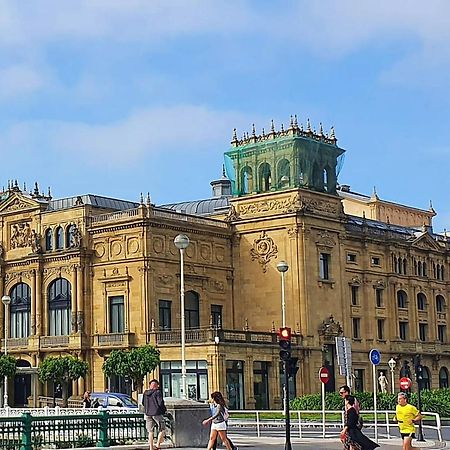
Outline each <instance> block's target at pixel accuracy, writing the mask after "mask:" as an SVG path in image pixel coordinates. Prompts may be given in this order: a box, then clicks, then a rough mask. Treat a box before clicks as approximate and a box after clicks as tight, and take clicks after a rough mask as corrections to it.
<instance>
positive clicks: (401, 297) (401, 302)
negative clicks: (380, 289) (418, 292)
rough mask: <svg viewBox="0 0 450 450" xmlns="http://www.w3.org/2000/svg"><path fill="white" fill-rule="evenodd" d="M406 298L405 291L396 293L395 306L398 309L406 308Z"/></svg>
mask: <svg viewBox="0 0 450 450" xmlns="http://www.w3.org/2000/svg"><path fill="white" fill-rule="evenodd" d="M407 301H408V296H407V295H406V292H405V291H397V306H398V307H399V308H407Z"/></svg>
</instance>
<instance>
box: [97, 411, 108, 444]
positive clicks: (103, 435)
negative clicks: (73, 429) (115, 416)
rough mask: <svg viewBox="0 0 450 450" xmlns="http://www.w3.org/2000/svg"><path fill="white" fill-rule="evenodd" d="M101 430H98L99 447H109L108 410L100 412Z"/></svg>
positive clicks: (99, 422)
mask: <svg viewBox="0 0 450 450" xmlns="http://www.w3.org/2000/svg"><path fill="white" fill-rule="evenodd" d="M98 424H99V427H100V429H99V432H98V442H97V447H109V437H108V412H107V411H100V412H99V421H98Z"/></svg>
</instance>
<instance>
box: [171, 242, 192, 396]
mask: <svg viewBox="0 0 450 450" xmlns="http://www.w3.org/2000/svg"><path fill="white" fill-rule="evenodd" d="M173 242H174V244H175V247H176V248H177V249H179V250H180V300H181V397H182V398H187V386H186V354H185V352H186V324H185V313H184V251H185V250H186V248H187V247H188V246H189V238H188V237H187V236H186V235H185V234H179V235H178V236H176V237H175V239H174V240H173Z"/></svg>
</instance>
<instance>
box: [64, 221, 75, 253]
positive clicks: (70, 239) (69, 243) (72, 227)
mask: <svg viewBox="0 0 450 450" xmlns="http://www.w3.org/2000/svg"><path fill="white" fill-rule="evenodd" d="M75 229H76V227H75V225H74V224H72V225H70V226H69V227H67V231H66V248H70V247H73V233H74V232H75Z"/></svg>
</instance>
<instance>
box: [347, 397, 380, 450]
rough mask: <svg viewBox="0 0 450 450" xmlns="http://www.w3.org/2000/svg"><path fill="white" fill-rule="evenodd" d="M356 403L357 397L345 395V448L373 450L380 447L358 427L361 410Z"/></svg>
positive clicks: (349, 449) (348, 449)
mask: <svg viewBox="0 0 450 450" xmlns="http://www.w3.org/2000/svg"><path fill="white" fill-rule="evenodd" d="M354 405H355V397H353V395H347V396H346V397H345V426H344V429H343V430H342V432H341V440H342V442H343V444H344V450H373V449H375V448H377V447H379V445H378V444H377V443H376V442H373V441H371V440H370V439H369V438H368V437H367V436H365V435H364V434H362V433H361V430H360V429H359V428H358V417H359V412H358V411H356V409H355V407H354Z"/></svg>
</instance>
